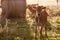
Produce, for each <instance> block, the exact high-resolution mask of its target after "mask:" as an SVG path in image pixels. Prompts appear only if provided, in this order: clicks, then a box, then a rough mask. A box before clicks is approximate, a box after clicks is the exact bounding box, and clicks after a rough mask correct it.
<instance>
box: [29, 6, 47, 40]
mask: <svg viewBox="0 0 60 40" xmlns="http://www.w3.org/2000/svg"><path fill="white" fill-rule="evenodd" d="M29 10H30V11H31V12H32V14H35V22H36V29H35V39H36V40H38V39H37V37H36V36H37V35H38V34H37V33H38V28H39V26H41V28H40V39H41V40H43V39H42V37H43V36H42V30H43V28H45V34H46V36H47V26H46V25H47V16H48V14H47V12H46V7H43V6H38V7H37V8H36V7H35V6H29Z"/></svg>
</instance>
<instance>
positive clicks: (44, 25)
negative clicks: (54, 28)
mask: <svg viewBox="0 0 60 40" xmlns="http://www.w3.org/2000/svg"><path fill="white" fill-rule="evenodd" d="M44 26H45V37H46V38H48V36H47V26H46V25H44Z"/></svg>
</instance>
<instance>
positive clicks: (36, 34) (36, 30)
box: [35, 23, 38, 40]
mask: <svg viewBox="0 0 60 40" xmlns="http://www.w3.org/2000/svg"><path fill="white" fill-rule="evenodd" d="M35 40H38V25H37V23H36V27H35Z"/></svg>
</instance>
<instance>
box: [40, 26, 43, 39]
mask: <svg viewBox="0 0 60 40" xmlns="http://www.w3.org/2000/svg"><path fill="white" fill-rule="evenodd" d="M42 30H43V26H41V29H40V40H43V35H42Z"/></svg>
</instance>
